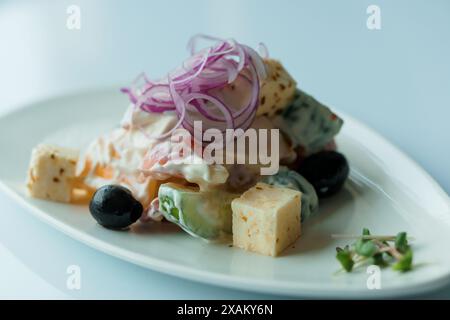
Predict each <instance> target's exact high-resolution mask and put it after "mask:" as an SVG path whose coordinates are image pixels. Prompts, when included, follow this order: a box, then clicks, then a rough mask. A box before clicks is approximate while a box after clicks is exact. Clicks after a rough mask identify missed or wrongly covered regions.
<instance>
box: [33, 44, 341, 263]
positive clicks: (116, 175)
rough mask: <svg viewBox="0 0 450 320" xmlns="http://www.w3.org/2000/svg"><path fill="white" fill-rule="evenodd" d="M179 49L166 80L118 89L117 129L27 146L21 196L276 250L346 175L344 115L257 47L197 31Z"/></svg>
mask: <svg viewBox="0 0 450 320" xmlns="http://www.w3.org/2000/svg"><path fill="white" fill-rule="evenodd" d="M201 42H203V43H205V42H206V43H208V44H207V45H206V46H204V47H200V44H201ZM188 50H189V53H190V55H189V57H188V58H187V59H186V60H185V61H183V62H182V63H181V65H180V66H179V67H178V68H176V69H175V70H173V71H171V72H169V73H168V74H167V75H166V76H164V77H162V78H160V79H157V80H151V79H150V78H149V77H147V75H146V74H144V73H143V74H141V75H139V76H138V77H137V78H136V80H135V81H133V82H132V84H131V85H130V86H129V87H126V88H122V89H121V91H122V92H123V93H124V94H125V95H126V96H127V98H128V99H129V105H128V107H127V108H124V116H123V118H122V119H118V121H117V122H118V124H119V125H118V126H117V127H116V128H114V129H113V130H111V131H110V132H106V133H104V134H103V135H101V136H99V137H97V138H96V139H94V140H93V141H92V142H91V143H90V144H89V145H87V146H86V147H85V148H83V150H73V149H68V148H65V147H62V146H54V145H47V144H40V145H38V146H36V147H35V148H34V149H33V151H32V155H31V161H30V166H29V169H28V178H27V189H28V191H29V194H30V196H32V197H36V198H42V199H47V200H50V201H58V202H64V203H84V204H86V205H87V204H89V210H90V212H91V214H92V217H93V218H94V219H95V220H96V221H97V222H98V223H99V224H100V225H102V226H103V227H106V228H109V229H111V230H122V229H127V228H129V227H130V226H131V225H132V224H134V223H174V224H176V225H178V226H179V227H180V229H181V230H184V231H185V232H187V233H188V234H189V235H191V236H194V237H197V238H200V239H203V240H206V241H214V242H224V243H230V242H232V243H233V246H234V247H239V248H242V249H244V250H248V251H253V252H257V253H261V254H265V255H270V256H277V255H279V254H280V253H282V252H283V251H284V250H285V249H286V248H287V247H288V246H290V245H292V244H293V243H294V242H295V241H297V239H298V238H299V237H300V235H301V227H302V222H303V221H305V220H306V219H308V218H309V217H311V216H312V215H315V214H317V213H318V211H319V207H320V199H322V198H324V197H330V196H333V195H334V194H335V193H337V192H338V191H339V190H340V189H341V187H342V186H343V184H344V182H345V180H346V179H347V177H348V174H349V166H348V163H347V160H346V158H345V157H344V155H342V154H341V153H339V152H337V151H336V149H337V146H336V143H335V140H334V137H335V136H336V135H337V134H338V133H339V131H340V129H341V127H342V125H343V121H342V119H341V118H339V116H338V115H336V114H335V113H333V112H332V111H331V110H330V109H329V108H328V107H327V106H325V105H323V104H322V103H320V102H319V101H317V100H316V99H315V98H314V97H312V96H311V95H309V94H307V93H306V92H304V91H303V90H302V89H301V88H298V85H297V82H296V80H295V79H294V78H293V77H292V76H291V75H290V74H289V73H288V71H287V70H286V69H285V68H284V66H283V65H282V64H281V63H280V62H279V61H278V60H275V59H273V58H271V57H269V55H268V50H267V48H266V47H265V46H264V45H262V44H261V45H260V46H259V48H258V50H254V49H252V48H251V47H249V46H247V45H244V44H241V43H239V42H237V41H236V40H234V39H226V40H224V39H219V38H214V37H210V36H205V35H197V36H194V37H193V38H191V40H190V41H189V43H188ZM149 236H151V235H149Z"/></svg>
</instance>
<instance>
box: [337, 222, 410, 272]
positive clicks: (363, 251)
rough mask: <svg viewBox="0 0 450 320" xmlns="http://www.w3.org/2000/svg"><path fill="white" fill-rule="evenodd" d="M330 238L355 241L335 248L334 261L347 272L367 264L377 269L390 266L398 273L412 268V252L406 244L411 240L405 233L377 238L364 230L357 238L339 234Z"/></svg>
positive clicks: (367, 230)
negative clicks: (377, 267)
mask: <svg viewBox="0 0 450 320" xmlns="http://www.w3.org/2000/svg"><path fill="white" fill-rule="evenodd" d="M332 237H333V238H337V239H355V240H356V241H355V242H354V243H352V244H351V245H346V246H345V247H344V248H340V247H337V248H336V259H337V260H338V261H339V263H340V264H341V266H342V268H343V269H344V270H345V271H347V272H351V271H352V270H353V269H355V268H356V267H358V266H360V265H363V264H367V263H369V262H370V263H371V264H375V265H377V266H379V267H386V266H388V265H392V269H393V270H396V271H399V272H406V271H409V270H411V268H412V261H413V252H412V249H411V246H410V245H409V243H408V239H411V238H408V235H407V234H406V232H399V233H398V234H397V235H396V236H391V235H383V236H377V235H371V234H370V231H369V229H367V228H364V229H363V232H362V235H359V236H356V235H343V234H340V235H333V236H332ZM391 243H393V244H391Z"/></svg>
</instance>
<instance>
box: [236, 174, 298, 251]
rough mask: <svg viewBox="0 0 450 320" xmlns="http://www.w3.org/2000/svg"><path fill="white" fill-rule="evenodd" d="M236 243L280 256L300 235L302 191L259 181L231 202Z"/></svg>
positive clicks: (245, 247)
mask: <svg viewBox="0 0 450 320" xmlns="http://www.w3.org/2000/svg"><path fill="white" fill-rule="evenodd" d="M231 208H232V211H233V218H232V226H233V245H234V246H235V247H239V248H242V249H244V250H247V251H253V252H257V253H260V254H264V255H269V256H277V255H279V254H280V253H281V252H283V251H284V250H285V249H286V248H287V247H288V246H290V245H292V244H293V243H294V242H295V241H296V240H297V238H298V237H299V236H300V230H301V222H300V215H301V193H300V192H299V191H296V190H292V189H288V188H279V187H275V186H271V185H268V184H265V183H258V184H256V186H254V187H253V188H251V189H249V190H247V191H246V192H244V193H243V194H242V195H241V197H239V198H237V199H234V200H233V202H232V203H231Z"/></svg>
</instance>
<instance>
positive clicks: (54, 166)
mask: <svg viewBox="0 0 450 320" xmlns="http://www.w3.org/2000/svg"><path fill="white" fill-rule="evenodd" d="M77 160H78V151H76V150H72V149H68V148H61V147H56V146H52V145H47V144H40V145H38V146H37V147H35V148H34V149H33V151H32V154H31V161H30V167H29V169H28V178H27V189H28V191H29V194H30V196H32V197H35V198H41V199H48V200H53V201H59V202H70V201H71V199H72V191H73V189H74V182H75V168H76V164H77Z"/></svg>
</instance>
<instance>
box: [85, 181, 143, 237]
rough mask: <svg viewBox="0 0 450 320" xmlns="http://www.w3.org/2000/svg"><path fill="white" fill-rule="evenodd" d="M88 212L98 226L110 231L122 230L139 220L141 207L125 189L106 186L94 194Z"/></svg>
mask: <svg viewBox="0 0 450 320" xmlns="http://www.w3.org/2000/svg"><path fill="white" fill-rule="evenodd" d="M89 211H90V212H91V214H92V216H93V217H94V219H95V220H97V222H98V223H99V224H100V225H102V226H104V227H106V228H110V229H123V228H126V227H128V226H129V225H131V224H133V223H134V222H136V221H137V219H139V217H140V216H141V214H142V211H143V207H142V204H141V203H140V202H139V201H137V200H136V199H135V198H134V197H133V195H132V194H131V192H130V190H128V189H127V188H124V187H122V186H117V185H106V186H103V187H101V188H99V189H97V191H96V192H95V193H94V196H93V197H92V199H91V202H90V204H89Z"/></svg>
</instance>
